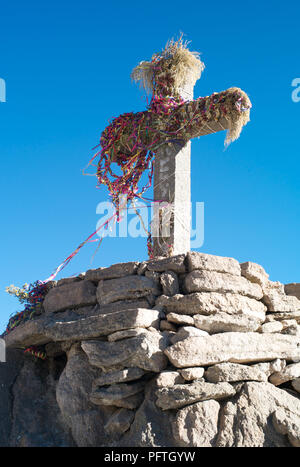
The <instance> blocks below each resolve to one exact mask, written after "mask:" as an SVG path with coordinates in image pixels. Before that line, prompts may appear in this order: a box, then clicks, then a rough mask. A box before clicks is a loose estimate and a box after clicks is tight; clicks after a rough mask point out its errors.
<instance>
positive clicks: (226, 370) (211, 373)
mask: <svg viewBox="0 0 300 467" xmlns="http://www.w3.org/2000/svg"><path fill="white" fill-rule="evenodd" d="M204 376H205V379H206V380H207V381H209V382H210V383H220V382H224V381H227V382H237V381H267V375H266V373H265V372H264V371H261V370H260V369H259V368H256V367H255V366H248V365H240V364H238V363H219V364H217V365H214V366H211V367H209V368H208V369H207V370H206V371H205V374H204Z"/></svg>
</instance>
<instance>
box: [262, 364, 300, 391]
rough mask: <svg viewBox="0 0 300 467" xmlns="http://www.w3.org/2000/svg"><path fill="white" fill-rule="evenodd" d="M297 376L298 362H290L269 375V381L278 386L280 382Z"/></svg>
mask: <svg viewBox="0 0 300 467" xmlns="http://www.w3.org/2000/svg"><path fill="white" fill-rule="evenodd" d="M299 377H300V363H292V364H291V365H287V366H286V367H285V368H284V369H283V370H281V371H278V372H276V373H273V374H272V375H271V376H270V378H269V381H270V383H272V384H275V386H279V385H280V384H283V383H286V382H287V381H291V380H293V379H296V378H299Z"/></svg>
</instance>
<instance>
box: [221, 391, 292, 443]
mask: <svg viewBox="0 0 300 467" xmlns="http://www.w3.org/2000/svg"><path fill="white" fill-rule="evenodd" d="M278 408H283V409H286V410H288V411H289V412H290V413H291V414H295V415H298V416H299V413H300V400H299V399H298V398H297V397H295V396H294V395H291V394H289V393H288V392H287V391H284V390H282V389H279V388H276V387H275V386H273V385H272V384H270V383H266V382H261V383H259V382H248V383H244V385H243V387H242V389H241V391H240V392H239V393H238V395H237V396H236V398H235V400H234V401H230V402H227V403H226V404H225V406H224V408H222V409H221V410H220V417H219V427H220V428H219V434H218V439H217V443H216V445H217V446H218V447H288V446H289V445H290V444H289V441H288V440H287V438H286V436H284V435H282V434H279V433H278V432H277V431H276V430H275V428H274V426H273V424H272V423H270V419H271V417H272V415H273V413H274V412H275V411H276V410H277V409H278Z"/></svg>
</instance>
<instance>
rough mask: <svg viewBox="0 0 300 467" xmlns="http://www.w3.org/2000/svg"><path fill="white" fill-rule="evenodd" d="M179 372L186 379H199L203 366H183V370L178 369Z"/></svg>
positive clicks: (202, 372) (202, 373)
mask: <svg viewBox="0 0 300 467" xmlns="http://www.w3.org/2000/svg"><path fill="white" fill-rule="evenodd" d="M179 373H180V374H181V376H182V377H183V378H184V379H185V380H186V381H194V380H195V379H201V378H202V376H203V375H204V368H202V367H197V366H195V367H192V368H184V369H183V370H179Z"/></svg>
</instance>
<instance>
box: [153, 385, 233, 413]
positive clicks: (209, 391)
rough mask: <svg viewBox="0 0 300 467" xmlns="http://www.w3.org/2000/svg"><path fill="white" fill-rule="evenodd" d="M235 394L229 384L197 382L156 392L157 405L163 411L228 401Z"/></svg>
mask: <svg viewBox="0 0 300 467" xmlns="http://www.w3.org/2000/svg"><path fill="white" fill-rule="evenodd" d="M235 392H236V391H235V389H234V388H233V386H231V384H229V383H218V384H211V383H206V382H202V381H196V382H193V383H191V384H176V385H174V386H173V387H171V388H161V389H158V390H157V391H156V395H157V401H156V405H157V406H158V407H160V408H162V409H163V410H168V409H178V408H180V407H184V406H186V405H189V404H193V403H194V402H199V401H205V400H209V399H216V400H219V399H226V398H227V397H230V396H233V395H234V394H235Z"/></svg>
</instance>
